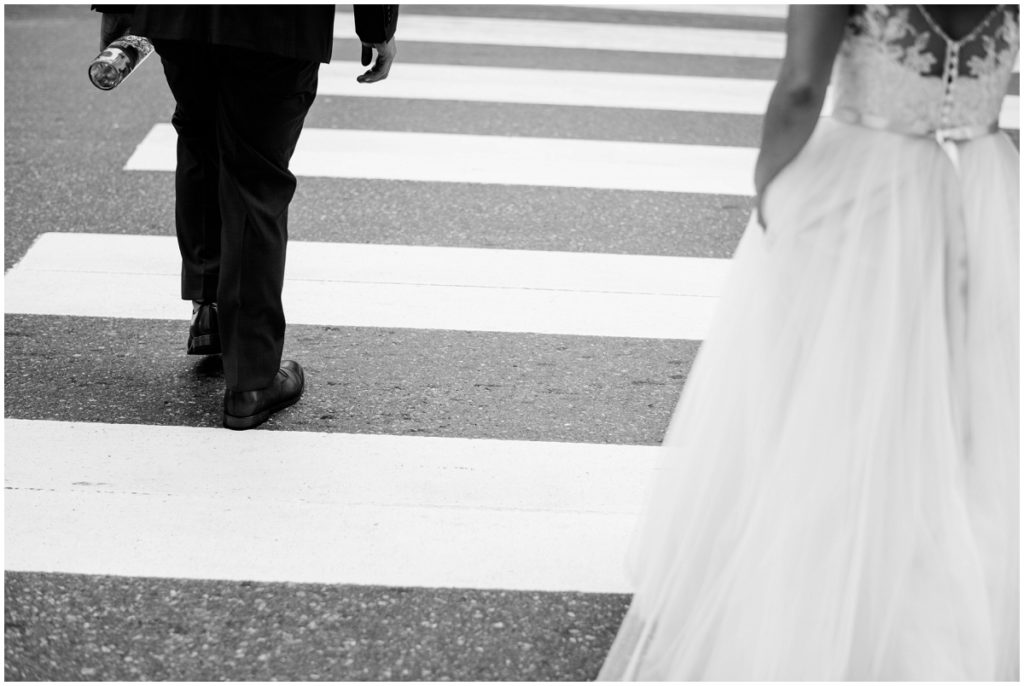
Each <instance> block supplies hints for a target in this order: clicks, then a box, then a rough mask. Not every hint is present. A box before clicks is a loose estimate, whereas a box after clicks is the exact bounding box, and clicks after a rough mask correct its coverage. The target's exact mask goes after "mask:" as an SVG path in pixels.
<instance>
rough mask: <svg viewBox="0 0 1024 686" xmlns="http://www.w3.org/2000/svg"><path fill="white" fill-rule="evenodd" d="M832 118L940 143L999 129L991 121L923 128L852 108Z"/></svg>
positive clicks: (843, 110)
mask: <svg viewBox="0 0 1024 686" xmlns="http://www.w3.org/2000/svg"><path fill="white" fill-rule="evenodd" d="M832 118H833V119H836V120H838V121H841V122H843V123H846V124H854V125H856V126H864V127H866V128H869V129H876V130H878V131H891V132H892V133H899V134H903V135H904V136H917V137H921V138H934V139H935V140H937V141H938V142H939V143H940V144H942V143H950V142H952V143H960V142H962V141H969V140H973V139H975V138H980V137H981V136H988V135H989V134H993V133H996V132H998V131H999V123H998V122H992V123H991V124H989V125H987V126H986V125H983V124H976V125H968V126H954V127H951V128H947V129H924V128H915V127H912V126H904V125H902V124H897V123H896V122H894V121H892V120H890V119H886V118H885V117H879V116H875V115H873V114H862V113H860V112H856V111H854V110H847V109H841V110H836V111H835V112H833V113H832Z"/></svg>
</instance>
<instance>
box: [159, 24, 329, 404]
mask: <svg viewBox="0 0 1024 686" xmlns="http://www.w3.org/2000/svg"><path fill="white" fill-rule="evenodd" d="M156 51H157V53H158V54H159V55H160V57H161V60H162V62H163V66H164V74H165V75H166V77H167V83H168V85H170V88H171V92H172V93H173V95H174V99H175V101H176V107H175V110H174V116H173V118H172V120H171V121H172V123H173V125H174V128H175V130H176V131H177V132H178V166H177V171H176V174H175V228H176V230H177V235H178V246H179V248H180V250H181V259H182V269H181V297H182V298H183V299H185V300H207V301H216V302H217V310H218V315H219V321H220V337H221V346H222V349H223V360H224V379H225V381H226V384H227V389H228V390H230V391H246V390H255V389H258V388H263V387H265V386H267V385H269V384H270V382H271V381H272V380H273V378H274V375H275V374H276V373H277V370H278V368H279V367H280V364H281V351H282V349H283V347H284V331H285V319H284V310H283V308H282V306H281V289H282V287H283V285H284V264H285V247H286V245H287V242H288V204H289V203H290V202H291V199H292V196H293V195H294V193H295V176H294V175H293V174H292V173H291V172H290V171H288V163H289V161H290V159H291V156H292V153H293V152H294V151H295V145H296V143H297V142H298V139H299V133H300V132H301V131H302V123H303V121H304V119H305V117H306V112H307V111H308V110H309V107H310V105H312V104H313V99H314V98H315V97H316V87H317V72H318V70H319V67H320V65H319V63H318V62H311V61H305V60H296V59H291V58H286V57H281V56H277V55H272V54H269V53H262V52H254V51H251V50H243V49H241V48H232V47H227V46H219V45H206V44H203V43H192V42H183V41H167V40H162V41H158V42H156Z"/></svg>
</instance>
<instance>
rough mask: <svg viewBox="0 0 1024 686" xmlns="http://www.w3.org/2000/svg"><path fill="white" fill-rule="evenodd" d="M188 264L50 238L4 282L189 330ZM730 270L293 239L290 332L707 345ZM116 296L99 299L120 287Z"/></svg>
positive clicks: (11, 292) (630, 259) (152, 245)
mask: <svg viewBox="0 0 1024 686" xmlns="http://www.w3.org/2000/svg"><path fill="white" fill-rule="evenodd" d="M179 269H180V266H179V264H178V261H177V257H176V244H175V240H174V239H173V238H170V237H158V236H115V235H89V234H84V235H83V234H64V233H52V234H44V235H43V236H41V237H40V238H39V240H38V241H37V242H36V244H35V245H34V246H33V247H32V248H31V249H30V250H29V251H28V253H27V254H26V256H25V258H24V259H23V260H22V261H21V262H20V263H19V264H17V265H16V266H15V267H14V268H13V269H11V271H10V272H8V274H7V278H6V289H5V294H4V297H5V307H6V310H7V312H10V313H21V314H49V315H59V314H66V315H75V316H84V317H123V316H131V317H143V318H146V319H181V317H182V314H183V311H184V312H186V313H187V306H185V305H183V304H182V303H181V302H180V301H177V300H174V299H172V298H167V297H166V294H167V293H172V292H174V289H175V287H176V284H177V283H178V279H179V275H178V272H179ZM727 271H728V260H719V259H707V258H688V257H661V256H648V255H602V254H585V253H557V252H536V251H525V250H486V249H479V248H478V249H470V248H437V247H421V246H378V245H352V244H337V243H304V242H301V241H292V242H291V243H290V244H289V246H288V265H287V269H286V275H285V276H286V283H285V290H284V296H283V297H284V301H285V311H286V312H287V316H288V321H289V322H291V323H293V324H317V325H326V326H376V327H387V328H393V327H401V328H416V329H451V330H464V331H503V332H508V333H544V334H569V335H581V336H620V337H629V338H680V339H692V340H699V339H702V338H703V337H704V333H705V331H706V330H707V326H708V324H709V322H710V319H711V316H712V313H713V310H714V304H715V301H716V298H717V296H718V295H719V292H720V289H721V285H722V283H723V282H724V280H725V276H726V273H727ZM112 287H113V288H115V289H116V291H117V292H118V293H120V294H121V295H120V296H119V297H118V298H117V299H111V298H108V297H104V294H105V293H109V292H110V289H111V288H112Z"/></svg>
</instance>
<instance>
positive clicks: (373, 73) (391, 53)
mask: <svg viewBox="0 0 1024 686" xmlns="http://www.w3.org/2000/svg"><path fill="white" fill-rule="evenodd" d="M374 50H376V51H377V61H376V62H374V64H373V66H372V67H371V68H370V69H369V70H367V71H366V72H365V73H363V74H361V75H359V76H357V77H356V81H358V82H359V83H374V82H375V81H383V80H384V79H386V78H387V77H388V72H390V71H391V63H392V62H394V61H395V55H397V54H398V48H397V47H396V46H395V39H394V38H392V39H391V40H389V41H387V42H386V43H363V55H362V63H363V66H364V67H365V66H367V65H369V64H370V60H371V59H373V51H374Z"/></svg>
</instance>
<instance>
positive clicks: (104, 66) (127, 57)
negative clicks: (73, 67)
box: [89, 35, 153, 91]
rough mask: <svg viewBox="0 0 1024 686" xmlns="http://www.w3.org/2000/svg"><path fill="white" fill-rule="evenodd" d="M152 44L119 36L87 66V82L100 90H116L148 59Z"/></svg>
mask: <svg viewBox="0 0 1024 686" xmlns="http://www.w3.org/2000/svg"><path fill="white" fill-rule="evenodd" d="M152 52H153V44H152V43H150V42H149V40H147V39H146V38H143V37H142V36H132V35H126V36H121V37H120V38H118V39H117V40H115V41H114V42H113V43H111V44H110V45H108V46H107V47H106V49H105V50H104V51H103V52H101V53H100V54H99V55H97V56H96V59H94V60H93V61H92V63H91V64H90V65H89V80H90V81H92V84H93V85H94V86H96V87H97V88H99V89H100V90H105V91H108V90H110V89H112V88H116V87H117V86H118V85H119V84H120V83H121V82H122V81H124V80H125V79H126V78H128V75H129V74H131V73H132V71H133V70H134V69H135V68H136V67H138V66H139V65H140V64H142V62H143V61H144V60H145V59H146V58H147V57H149V55H150V53H152Z"/></svg>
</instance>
